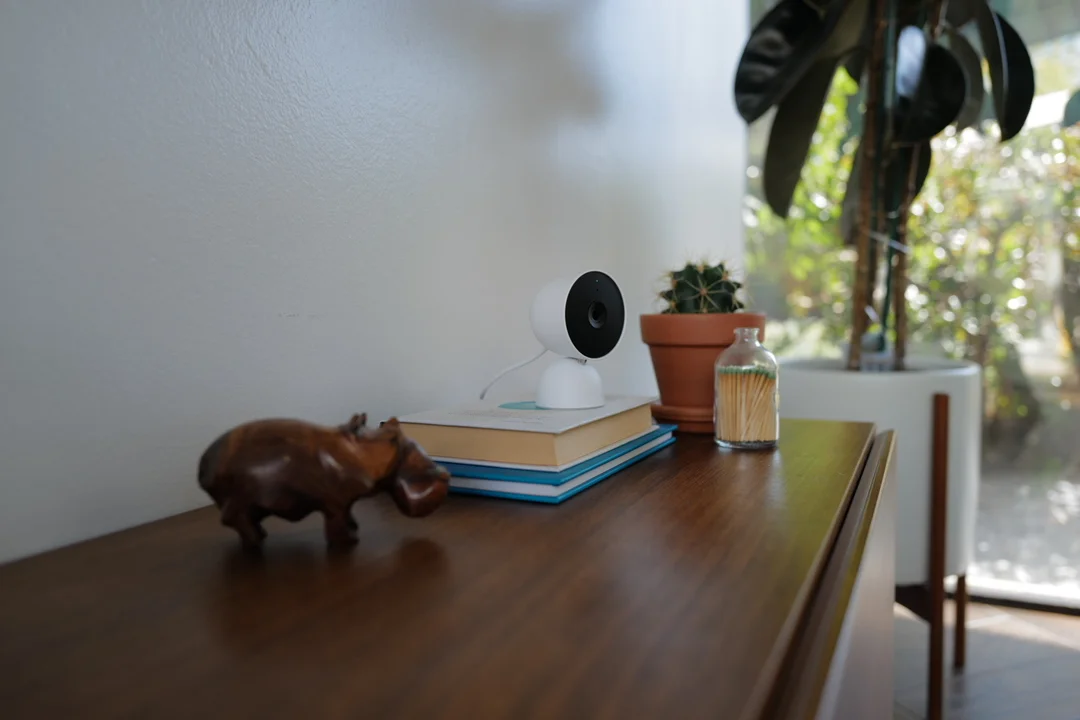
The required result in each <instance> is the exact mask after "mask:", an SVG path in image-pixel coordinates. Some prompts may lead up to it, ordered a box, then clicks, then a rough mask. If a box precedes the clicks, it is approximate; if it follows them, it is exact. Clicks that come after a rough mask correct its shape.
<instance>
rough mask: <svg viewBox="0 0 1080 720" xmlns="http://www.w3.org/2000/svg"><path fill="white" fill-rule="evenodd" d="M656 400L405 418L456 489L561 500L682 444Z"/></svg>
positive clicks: (481, 408) (493, 407) (487, 408)
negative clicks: (659, 414)
mask: <svg viewBox="0 0 1080 720" xmlns="http://www.w3.org/2000/svg"><path fill="white" fill-rule="evenodd" d="M652 401H653V398H646V397H612V398H608V400H607V402H606V403H605V405H604V406H603V407H600V408H595V409H589V410H544V409H540V408H537V407H536V406H535V404H533V403H530V402H524V403H505V404H501V405H497V404H491V403H488V404H478V405H472V406H468V407H462V408H456V409H450V410H431V411H428V412H422V413H416V414H413V415H406V416H402V417H401V418H399V420H400V422H401V425H402V429H403V430H404V431H405V434H406V435H408V436H409V437H410V438H412V439H413V440H415V441H416V442H417V443H419V444H420V446H421V447H423V448H424V450H426V451H427V453H428V454H429V455H430V456H431V457H432V458H433V459H434V460H436V461H437V462H439V463H440V464H441V465H443V466H445V467H446V468H447V469H448V470H449V471H450V474H451V479H450V489H451V491H452V492H458V493H468V494H474V495H490V496H494V497H502V498H510V499H515V500H528V501H532V502H543V503H553V504H554V503H561V502H563V501H564V500H566V499H567V498H570V497H573V496H574V495H576V494H578V493H580V492H581V491H582V490H585V489H586V488H589V487H592V486H593V485H595V484H596V483H598V482H600V481H601V480H604V479H606V478H609V477H611V476H612V475H614V474H615V473H617V472H618V471H619V470H622V469H623V468H625V467H627V466H628V465H631V464H633V463H635V462H637V461H638V460H641V459H643V458H646V457H648V456H649V455H651V454H653V453H655V452H657V451H658V450H660V449H661V448H664V447H667V446H668V445H670V444H671V443H673V442H674V441H675V438H674V435H673V432H674V430H675V426H674V425H657V424H655V423H654V422H653V419H652V411H651V408H650V405H651V403H652Z"/></svg>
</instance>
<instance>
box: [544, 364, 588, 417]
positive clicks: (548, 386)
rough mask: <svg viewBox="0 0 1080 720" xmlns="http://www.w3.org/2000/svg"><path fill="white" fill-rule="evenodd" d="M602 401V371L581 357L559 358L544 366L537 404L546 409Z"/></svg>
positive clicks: (583, 406)
mask: <svg viewBox="0 0 1080 720" xmlns="http://www.w3.org/2000/svg"><path fill="white" fill-rule="evenodd" d="M603 405H604V386H603V383H601V381H600V373H598V372H597V371H596V368H595V367H593V366H592V365H587V364H586V363H585V362H584V361H582V360H575V359H574V358H568V357H563V358H559V359H558V360H556V361H555V362H553V363H551V364H550V365H548V367H547V368H546V369H545V370H544V373H543V374H542V375H541V376H540V382H539V384H538V385H537V387H536V406H537V407H539V408H544V409H545V410H584V409H586V408H598V407H603Z"/></svg>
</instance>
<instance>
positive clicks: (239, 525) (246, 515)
mask: <svg viewBox="0 0 1080 720" xmlns="http://www.w3.org/2000/svg"><path fill="white" fill-rule="evenodd" d="M221 524H222V525H225V526H227V527H231V528H232V529H234V530H236V532H237V533H239V535H240V542H241V543H242V544H243V545H244V547H245V548H247V549H256V548H259V547H260V546H261V545H262V541H263V538H264V537H266V531H264V530H263V529H262V527H260V526H259V525H258V524H257V523H254V522H252V517H251V509H250V508H247V507H243V506H241V505H240V504H238V503H236V502H235V501H232V500H229V501H227V502H226V503H225V505H224V506H223V507H222V508H221Z"/></svg>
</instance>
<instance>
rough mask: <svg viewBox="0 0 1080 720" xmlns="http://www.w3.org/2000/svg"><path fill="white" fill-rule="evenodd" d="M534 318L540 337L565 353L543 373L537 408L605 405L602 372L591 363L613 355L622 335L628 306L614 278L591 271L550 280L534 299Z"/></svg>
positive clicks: (537, 389) (538, 389) (535, 330)
mask: <svg viewBox="0 0 1080 720" xmlns="http://www.w3.org/2000/svg"><path fill="white" fill-rule="evenodd" d="M531 321H532V329H533V334H534V335H536V339H537V340H539V341H540V343H541V344H542V345H543V346H544V347H545V348H547V349H548V350H550V351H551V352H553V353H555V354H556V355H560V356H561V357H560V358H559V359H558V360H556V361H555V362H553V363H552V364H551V365H549V366H548V367H547V368H546V369H545V370H544V372H543V374H542V375H541V376H540V382H539V384H538V385H537V388H536V405H537V407H540V408H546V409H561V410H567V409H584V408H595V407H601V406H602V405H603V404H604V388H603V383H602V382H601V380H600V373H598V372H597V371H596V368H595V367H593V366H592V365H588V364H587V363H588V361H589V360H596V359H598V358H602V357H604V356H605V355H607V354H609V353H610V352H611V351H612V350H614V349H615V346H616V345H618V343H619V339H620V338H621V337H622V333H623V327H624V325H625V322H626V308H625V306H624V304H623V298H622V293H621V292H620V290H619V286H618V285H617V284H616V283H615V281H614V280H612V279H611V277H610V276H608V275H607V274H605V273H602V272H600V271H597V270H591V271H589V272H586V273H584V274H582V275H579V276H577V277H573V278H561V279H559V280H555V281H554V282H551V283H548V284H547V285H545V286H544V287H543V288H542V289H541V290H540V292H538V293H537V294H536V297H535V298H534V299H533V304H532V312H531Z"/></svg>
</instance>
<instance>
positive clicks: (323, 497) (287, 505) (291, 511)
mask: <svg viewBox="0 0 1080 720" xmlns="http://www.w3.org/2000/svg"><path fill="white" fill-rule="evenodd" d="M449 485H450V474H449V473H448V472H447V470H446V469H445V468H443V467H442V466H440V465H437V464H436V463H435V462H433V461H432V460H431V458H429V457H428V456H427V454H426V453H425V452H424V451H423V449H422V448H421V447H420V446H419V445H417V444H416V443H415V442H414V441H412V440H410V439H409V438H408V437H406V436H405V434H404V433H403V432H402V430H401V427H400V425H399V424H398V421H397V418H391V419H390V420H388V421H387V422H385V423H383V424H382V425H380V426H379V427H378V428H369V427H368V426H367V415H366V414H362V415H354V416H353V417H352V419H351V420H349V422H348V423H345V424H344V425H340V426H337V427H333V426H323V425H315V424H313V423H309V422H304V421H302V420H288V419H266V420H256V421H253V422H250V423H245V424H243V425H239V426H237V427H235V428H233V429H231V430H229V431H228V432H226V433H224V434H223V435H221V436H220V437H219V438H217V439H216V440H215V441H214V442H213V443H211V445H210V446H209V447H208V448H207V449H206V451H205V452H204V453H203V454H202V457H201V458H200V460H199V486H200V487H202V489H203V490H205V491H206V493H207V494H208V495H210V497H211V498H213V500H214V503H215V504H216V505H217V506H218V508H220V510H221V522H222V524H223V525H226V526H228V527H231V528H233V529H234V530H236V532H237V533H239V535H240V540H241V543H242V544H243V546H244V547H245V548H248V549H257V548H259V547H260V546H261V545H262V542H263V540H264V539H265V538H266V531H265V530H264V529H263V528H262V525H261V522H262V520H263V519H264V518H266V517H268V516H271V515H273V516H276V517H281V518H284V519H286V520H289V521H293V522H295V521H297V520H301V519H303V518H305V517H307V516H308V515H310V514H311V513H313V512H321V513H322V514H323V517H324V523H325V533H326V540H327V543H328V544H329V545H330V546H332V547H341V546H349V545H352V544H354V543H355V542H356V529H357V527H356V522H355V521H354V520H353V517H352V512H351V511H352V505H353V503H355V502H356V501H357V500H358V499H360V498H363V497H368V496H371V495H374V494H376V493H379V492H382V491H386V492H389V493H390V495H391V496H392V497H393V499H394V502H395V503H396V505H397V507H398V509H399V510H400V511H401V512H402V513H403V514H404V515H407V516H409V517H423V516H425V515H428V514H430V513H432V512H433V511H434V510H435V509H436V508H438V507H439V506H440V505H441V504H442V503H443V501H444V500H445V499H446V495H447V492H448V490H449Z"/></svg>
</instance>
